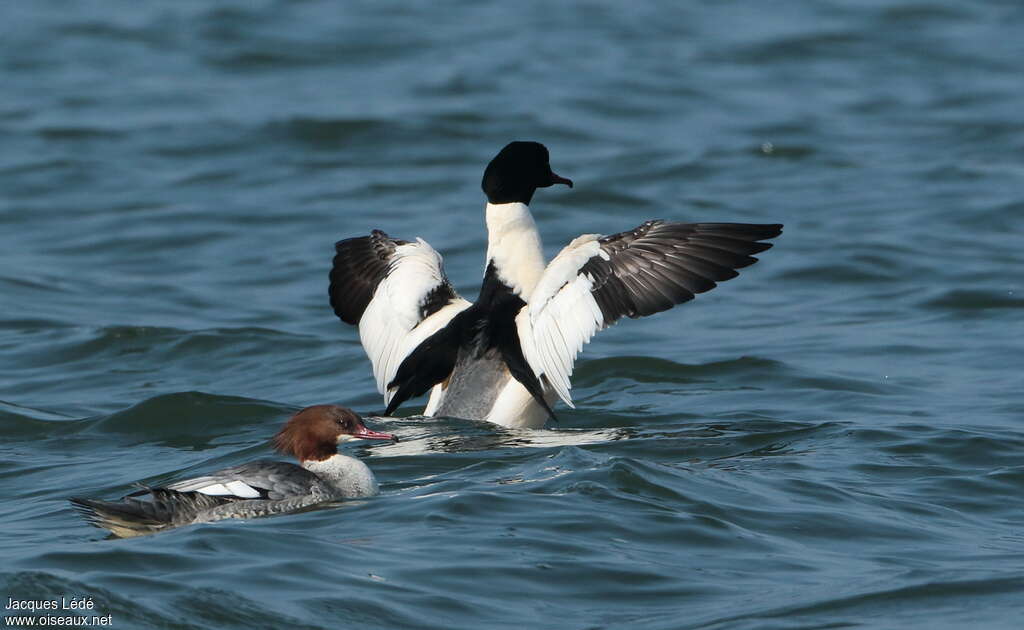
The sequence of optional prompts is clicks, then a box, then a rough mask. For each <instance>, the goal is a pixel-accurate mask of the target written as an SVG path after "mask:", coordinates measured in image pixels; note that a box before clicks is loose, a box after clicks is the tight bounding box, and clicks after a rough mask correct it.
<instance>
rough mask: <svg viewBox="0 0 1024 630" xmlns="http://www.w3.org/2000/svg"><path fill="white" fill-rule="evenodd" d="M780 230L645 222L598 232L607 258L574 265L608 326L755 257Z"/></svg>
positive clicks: (681, 296) (665, 305) (708, 285)
mask: <svg viewBox="0 0 1024 630" xmlns="http://www.w3.org/2000/svg"><path fill="white" fill-rule="evenodd" d="M781 233H782V225H779V224H768V225H755V224H747V223H668V222H665V221H660V220H655V221H646V222H644V223H643V224H641V225H639V226H637V227H636V228H634V229H632V230H629V231H627V232H621V233H619V234H613V235H611V236H605V237H602V238H601V239H600V240H599V242H600V244H601V249H602V250H603V251H604V252H605V253H606V254H607V255H608V260H605V259H604V258H602V257H597V256H595V257H594V258H591V259H590V260H588V261H587V262H586V264H584V265H583V267H582V268H581V269H580V274H590V277H591V278H592V279H593V282H594V286H593V288H592V289H591V292H592V294H593V296H594V300H595V301H596V302H597V304H598V306H599V307H600V309H601V313H602V314H603V315H604V325H605V326H609V325H611V324H612V323H614V322H615V321H616V320H618V319H619V318H620V317H623V316H626V317H643V316H645V315H652V314H654V313H659V312H661V311H665V310H668V309H670V308H672V307H673V306H675V305H676V304H680V303H682V302H686V301H687V300H692V299H693V296H694V295H695V294H697V293H703V292H705V291H710V290H711V289H713V288H715V287H716V286H717V283H719V282H723V281H725V280H729V279H731V278H735V277H736V276H737V275H739V274H738V273H737V272H736V270H737V269H742V268H743V267H747V266H749V265H752V264H754V263H755V262H757V259H756V258H754V257H753V256H752V254H757V253H759V252H763V251H765V250H766V249H768V248H770V247H771V246H772V245H771V243H762V242H759V241H763V240H766V239H770V238H775V237H776V236H778V235H779V234H781Z"/></svg>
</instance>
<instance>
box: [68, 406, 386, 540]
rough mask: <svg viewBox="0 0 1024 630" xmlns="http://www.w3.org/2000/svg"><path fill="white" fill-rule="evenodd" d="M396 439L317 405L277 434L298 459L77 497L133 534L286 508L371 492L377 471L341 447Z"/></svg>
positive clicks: (117, 530) (116, 528)
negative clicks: (103, 496) (114, 495)
mask: <svg viewBox="0 0 1024 630" xmlns="http://www.w3.org/2000/svg"><path fill="white" fill-rule="evenodd" d="M360 439H374V440H393V439H395V438H394V436H392V435H389V434H387V433H379V432H377V431H371V430H370V429H368V428H367V427H366V425H364V424H363V422H362V419H360V417H359V416H358V415H357V414H356V413H354V412H353V411H351V410H350V409H346V408H344V407H338V406H334V405H317V406H314V407H307V408H306V409H303V410H302V411H300V412H298V413H297V414H295V415H294V416H293V417H292V418H291V419H290V420H289V421H288V422H287V423H286V424H285V426H284V428H283V429H281V431H280V432H279V433H278V434H277V435H276V436H275V437H274V445H275V447H276V448H277V449H278V450H280V451H281V452H284V453H287V454H289V455H293V456H295V457H296V458H298V460H299V463H300V465H296V464H292V463H289V462H282V461H275V460H258V461H253V462H247V463H245V464H241V465H239V466H232V467H231V468H225V469H223V470H218V471H216V472H212V473H210V474H208V475H204V476H202V477H194V478H191V479H183V480H181V481H176V482H174V483H170V484H167V485H166V486H162V487H158V488H151V487H146V486H143V487H142V489H141V490H139V491H137V492H133V493H131V494H129V495H127V496H125V497H122V498H121V499H120V500H118V501H104V500H100V499H88V498H82V497H74V498H72V499H71V504H72V505H73V506H74V507H75V508H76V509H78V510H79V511H80V512H81V513H82V515H83V516H84V517H85V519H86V520H87V521H89V523H91V524H93V525H95V526H96V527H101V528H104V529H107V530H109V531H110V532H111V533H112V534H114V535H115V536H118V537H121V538H127V537H132V536H140V535H143V534H152V533H155V532H158V531H163V530H165V529H170V528H174V527H180V526H182V525H188V524H191V523H204V522H211V521H218V520H222V519H226V518H253V517H257V516H269V515H272V514H283V513H286V512H292V511H295V510H298V509H302V508H305V507H308V506H311V505H316V504H317V503H323V502H325V501H333V500H337V499H349V498H357V497H367V496H372V495H374V494H376V493H377V482H376V480H375V479H374V476H373V473H372V472H370V469H369V468H368V467H367V466H366V464H364V463H363V462H361V461H359V460H358V459H355V458H353V457H348V456H346V455H342V454H340V453H338V444H339V443H341V442H345V441H349V440H360Z"/></svg>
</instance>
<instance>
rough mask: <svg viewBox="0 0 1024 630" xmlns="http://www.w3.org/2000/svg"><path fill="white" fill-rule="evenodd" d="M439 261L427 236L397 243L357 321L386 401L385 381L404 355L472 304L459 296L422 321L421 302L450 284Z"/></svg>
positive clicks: (360, 337) (387, 392)
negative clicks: (404, 242)
mask: <svg viewBox="0 0 1024 630" xmlns="http://www.w3.org/2000/svg"><path fill="white" fill-rule="evenodd" d="M441 265H442V258H441V255H440V254H438V253H437V251H435V250H434V248H433V247H431V246H430V245H429V244H427V242H426V241H424V240H423V239H420V238H417V239H416V242H415V243H407V244H405V245H399V246H398V247H396V248H395V253H394V256H393V258H392V259H391V261H390V263H389V270H388V275H387V276H386V277H385V278H384V279H383V280H381V282H380V284H378V285H377V288H376V289H375V290H374V293H373V299H372V300H370V303H369V304H368V305H367V306H366V311H365V312H364V313H363V316H362V318H361V319H360V320H359V340H360V341H361V342H362V344H363V348H364V349H365V350H366V354H367V356H369V357H370V362H371V363H372V364H373V376H374V378H375V379H376V381H377V391H378V392H380V393H381V394H384V399H385V403H390V402H391V398H392V396H393V394H394V391H390V392H389V391H387V385H388V383H390V382H391V381H392V379H394V378H395V374H396V373H397V372H398V367H399V366H400V365H401V364H402V361H403V360H405V357H407V356H408V355H409V353H410V352H412V351H413V350H415V349H416V347H417V346H418V345H420V343H422V342H423V341H424V340H425V339H426V338H427V337H429V336H430V335H432V334H434V333H435V332H437V331H438V330H440V329H441V328H442V327H444V325H445V324H447V323H448V322H449V321H451V319H452V318H453V317H455V315H456V314H457V313H459V312H460V311H462V310H464V309H466V308H468V307H469V306H470V303H469V302H467V301H466V300H464V299H462V298H457V299H455V300H452V301H451V302H449V303H448V304H447V305H446V306H444V307H442V308H441V309H440V310H438V311H437V312H436V313H434V314H433V315H431V316H429V317H427V318H426V319H424V320H422V321H420V305H421V303H422V301H423V300H424V299H425V298H426V297H427V296H428V295H429V294H430V292H431V291H433V290H434V289H436V288H437V287H439V286H441V285H442V284H444V283H445V282H446V280H445V278H444V274H443V272H442V270H441V269H442V267H441Z"/></svg>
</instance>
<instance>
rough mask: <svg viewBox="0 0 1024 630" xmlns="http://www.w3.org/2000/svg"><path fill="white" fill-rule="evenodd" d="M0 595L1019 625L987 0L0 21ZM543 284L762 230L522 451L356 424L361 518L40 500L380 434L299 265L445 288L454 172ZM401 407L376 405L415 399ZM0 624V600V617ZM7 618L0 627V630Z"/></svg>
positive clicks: (458, 191) (569, 624) (81, 8)
mask: <svg viewBox="0 0 1024 630" xmlns="http://www.w3.org/2000/svg"><path fill="white" fill-rule="evenodd" d="M0 12H2V16H3V19H2V20H0V23H2V24H3V26H2V27H0V29H2V33H3V36H2V37H0V80H2V81H0V84H2V85H3V90H2V94H3V98H0V191H2V192H0V497H2V499H3V500H2V501H0V532H2V533H0V598H2V601H3V603H4V604H7V602H8V600H9V599H10V598H13V599H21V600H27V599H31V600H43V599H50V598H58V599H59V598H61V597H74V596H83V597H91V598H92V599H93V601H94V602H95V607H96V608H95V610H96V612H98V613H99V614H103V615H110V617H111V619H112V623H113V627H115V628H131V629H135V628H239V629H241V628H245V629H252V628H283V627H288V628H303V629H305V628H342V627H344V628H467V629H479V628H517V629H518V628H558V629H562V628H666V629H668V628H672V629H675V628H704V629H715V630H718V629H730V630H732V629H741V630H746V629H755V628H756V629H781V628H801V629H809V628H848V627H849V628H928V629H935V628H940V629H941V628H951V629H953V628H956V629H960V628H1008V629H1009V628H1019V627H1021V624H1022V621H1021V620H1022V619H1024V526H1022V522H1024V521H1022V514H1024V498H1022V497H1024V400H1022V395H1021V392H1022V391H1024V387H1022V385H1024V383H1022V374H1024V369H1022V368H1024V341H1022V340H1024V334H1022V333H1024V329H1022V321H1024V319H1022V318H1024V285H1022V280H1021V278H1022V276H1024V273H1022V272H1024V253H1022V252H1024V249H1022V246H1021V244H1022V242H1024V240H1022V234H1024V185H1022V182H1024V165H1022V159H1021V158H1022V156H1024V118H1022V117H1021V112H1022V111H1024V81H1022V78H1024V77H1022V73H1021V59H1024V38H1022V37H1021V36H1020V34H1021V33H1022V32H1024V5H1021V4H1020V3H1019V2H1017V1H1009V0H1005V1H1000V0H989V1H986V2H980V3H965V2H954V1H952V0H946V1H944V0H868V1H863V0H858V1H852V0H823V1H820V2H788V1H787V2H778V3H760V2H758V3H754V2H749V3H737V2H711V1H698V2H688V3H671V2H655V3H619V2H605V1H597V0H594V1H590V2H579V3H543V2H525V3H498V2H488V3H477V2H472V3H471V2H445V3H428V2H409V3H374V2H353V3H333V2H326V1H305V2H284V1H269V0H263V1H254V2H226V3H207V2H198V1H194V0H183V1H180V2H175V3H140V2H132V1H128V0H120V1H110V2H93V1H83V2H70V1H64V2H61V1H57V0H47V1H39V2H11V3H6V4H5V5H4V7H3V8H2V10H0ZM513 139H532V140H538V141H542V142H544V143H545V144H546V145H547V146H548V147H549V148H550V150H551V154H552V164H553V166H554V168H555V170H556V171H557V172H558V173H559V174H561V175H564V176H566V177H570V178H572V179H573V180H574V181H575V183H576V186H575V188H573V189H572V190H569V189H565V188H560V189H554V188H552V189H546V190H542V191H540V192H538V194H537V196H536V197H535V199H534V203H533V205H532V209H533V211H534V214H535V217H536V219H537V222H538V224H539V225H540V228H541V230H542V233H543V235H544V238H545V250H546V252H547V254H548V255H549V256H550V255H554V254H555V253H556V252H557V251H558V249H559V248H560V247H562V246H563V245H564V244H565V243H567V242H568V241H569V240H570V239H571V238H573V237H575V236H577V235H578V234H580V233H584V232H586V233H590V232H594V233H614V232H618V231H621V230H625V229H629V228H632V227H634V226H636V225H638V224H639V223H641V222H642V221H644V220H646V219H651V218H665V219H673V220H682V221H741V222H752V223H775V222H779V223H785V224H786V228H785V233H784V234H783V235H782V236H781V237H779V239H777V241H776V246H775V248H774V249H772V250H770V251H768V252H765V253H764V254H763V255H761V262H760V263H758V264H757V265H755V266H754V267H751V268H749V269H746V270H744V271H743V273H742V275H741V276H740V277H739V278H737V279H735V280H732V281H730V282H729V283H727V284H725V285H723V286H721V287H719V288H717V289H715V290H714V291H712V292H711V293H708V294H705V295H702V296H700V297H698V299H697V300H695V301H694V302H692V303H689V304H686V305H684V306H682V307H680V308H678V309H675V310H673V311H671V312H669V313H664V314H661V315H658V316H654V317H651V318H647V319H642V320H636V321H626V322H624V323H621V324H619V325H617V326H616V327H614V328H612V329H610V330H608V331H606V332H603V333H601V334H600V335H599V336H598V337H597V338H595V340H594V343H593V344H591V345H590V346H588V347H587V348H586V351H585V353H584V354H583V356H582V357H581V360H580V361H579V362H578V363H577V372H576V374H575V376H574V390H573V393H574V398H575V401H576V403H577V408H576V409H575V410H570V409H567V408H565V407H564V406H562V407H560V408H559V416H560V419H561V421H560V422H559V423H558V424H551V425H549V426H548V427H547V428H546V429H544V430H536V431H528V430H523V431H516V430H507V429H502V428H500V427H496V426H489V425H485V424H481V423H474V422H468V421H463V420H458V419H422V418H416V417H409V418H399V419H382V420H376V421H373V420H371V424H372V426H373V427H374V428H378V429H382V430H387V431H392V432H395V433H397V434H398V435H399V436H400V437H401V438H402V441H401V442H400V443H398V444H391V445H389V444H376V445H371V446H366V447H361V448H358V449H354V450H352V451H351V453H352V454H354V455H357V456H360V457H363V458H365V461H366V462H367V463H368V465H369V466H370V467H371V468H372V469H373V470H374V471H375V472H376V474H377V476H378V478H379V480H380V481H381V484H382V494H381V495H380V496H379V497H375V498H372V499H369V500H364V501H353V502H348V503H343V504H339V505H333V506H329V507H327V508H326V509H320V510H314V511H310V512H305V513H301V514H294V515H288V516H283V517H277V518H270V519H262V520H253V521H246V522H240V521H225V522H220V523H215V524H209V525H202V526H195V527H189V528H183V529H179V530H176V531H172V532H169V533H165V534H160V535H157V536H151V537H144V538H138V539H131V540H108V539H106V538H105V536H104V533H103V532H101V531H100V530H97V529H93V528H90V527H89V526H88V525H87V524H86V523H85V522H84V521H82V520H81V519H80V518H79V517H78V516H77V515H76V514H75V513H74V512H73V511H72V509H71V508H70V505H69V504H68V503H67V497H69V496H72V495H87V496H98V497H108V498H110V497H117V496H120V495H122V494H124V493H125V492H128V491H130V490H131V489H132V487H133V486H132V484H133V483H135V482H137V481H141V482H144V483H148V484H156V483H160V482H163V481H167V480H170V479H172V478H175V477H180V476H185V475H190V474H198V473H201V472H204V471H209V470H213V469H216V468H217V467H222V466H226V465H232V464H237V463H241V462H244V461H248V460H251V459H255V458H259V457H265V456H268V455H269V454H270V453H271V450H270V446H269V443H268V438H269V437H270V436H271V435H273V433H274V432H275V431H276V430H277V428H278V427H279V426H280V424H281V422H282V421H283V420H284V419H285V418H287V417H288V415H289V414H290V413H292V412H293V411H295V410H296V409H298V408H300V407H302V406H305V405H309V404H315V403H327V402H335V403H340V404H344V405H348V406H351V407H353V408H355V409H357V410H359V411H361V412H363V413H366V414H372V413H377V412H380V410H381V408H382V407H383V405H382V401H381V398H380V396H379V395H378V394H377V392H376V388H375V385H374V382H373V380H372V377H371V373H370V367H369V363H368V361H367V360H366V358H365V356H364V354H363V352H362V348H361V346H360V345H359V340H358V335H357V333H356V331H355V330H354V329H352V328H350V327H347V326H344V325H343V324H341V323H340V322H339V321H338V320H337V319H336V318H335V317H334V315H333V314H332V313H331V310H330V308H329V306H328V304H327V297H326V286H327V272H328V270H329V268H330V261H331V256H332V254H333V243H334V241H335V240H337V239H340V238H344V237H348V236H356V235H361V234H366V233H368V231H369V230H371V229H374V228H380V229H383V230H385V231H387V232H389V233H390V234H392V235H393V236H396V237H400V238H406V239H411V238H414V237H417V236H419V237H422V238H424V239H426V240H427V241H429V242H430V243H431V244H433V245H434V246H435V247H436V248H438V250H439V251H441V252H442V253H443V254H444V255H445V263H446V267H447V270H448V274H449V276H450V278H451V279H452V281H453V282H454V283H455V284H456V285H457V286H458V288H459V290H460V291H462V292H463V293H464V294H465V295H469V296H472V295H475V291H476V288H477V286H478V282H479V279H480V277H481V274H482V271H483V257H484V251H485V249H486V235H485V231H484V226H483V213H482V208H483V202H484V199H483V196H482V194H481V192H480V190H479V181H480V175H481V173H482V169H483V166H484V165H485V164H486V163H487V161H488V160H489V159H490V158H491V157H492V156H493V155H494V154H495V153H496V152H497V150H498V149H500V148H501V147H502V146H503V145H504V144H505V143H506V142H508V141H510V140H513ZM414 402H415V404H412V405H407V406H406V407H405V408H404V409H403V412H402V413H403V415H408V414H415V413H416V412H418V411H420V410H421V409H422V404H423V402H424V401H422V400H418V401H414ZM16 612H17V611H12V610H4V613H5V615H9V616H13V615H14V614H15V613H16ZM12 623H13V622H12Z"/></svg>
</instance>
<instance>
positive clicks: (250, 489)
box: [129, 460, 321, 500]
mask: <svg viewBox="0 0 1024 630" xmlns="http://www.w3.org/2000/svg"><path fill="white" fill-rule="evenodd" d="M319 485H321V481H320V478H319V477H317V476H316V475H315V474H313V473H311V472H309V471H308V470H306V469H305V468H303V467H301V466H296V465H295V464H292V463H289V462H280V461H275V460H259V461H254V462H248V463H246V464H242V465H241V466H233V467H231V468H225V469H224V470H218V471H217V472H215V473H210V474H209V475H206V476H203V477H196V478H193V479H185V480H182V481H178V482H175V483H171V484H168V485H166V486H164V487H165V489H167V490H175V491H177V492H198V493H200V494H205V495H207V496H212V497H222V498H224V499H270V500H278V499H287V498H290V497H301V496H305V495H308V494H309V493H310V489H311V488H312V487H313V486H319ZM143 493H144V491H143V492H139V493H136V494H143ZM129 496H131V495H129Z"/></svg>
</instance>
